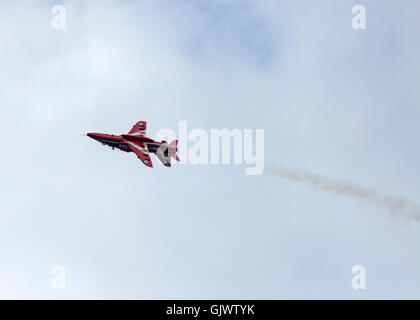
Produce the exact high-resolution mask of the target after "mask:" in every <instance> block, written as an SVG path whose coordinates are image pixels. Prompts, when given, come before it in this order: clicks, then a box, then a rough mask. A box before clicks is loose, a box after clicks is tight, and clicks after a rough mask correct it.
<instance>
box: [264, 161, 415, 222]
mask: <svg viewBox="0 0 420 320" xmlns="http://www.w3.org/2000/svg"><path fill="white" fill-rule="evenodd" d="M264 173H265V174H269V175H272V176H276V177H279V178H282V179H286V180H289V181H294V182H298V183H303V184H306V185H308V186H310V187H312V188H314V189H318V190H321V191H325V192H327V193H329V194H333V195H343V196H347V197H350V198H353V199H355V200H357V201H358V202H359V203H361V204H365V205H374V206H376V207H378V208H381V209H383V210H385V211H386V212H388V213H389V214H390V215H392V216H395V217H399V218H405V219H408V220H414V221H420V209H419V208H418V207H417V205H416V204H415V203H413V202H411V201H409V200H407V199H405V198H403V197H401V196H398V195H384V194H380V193H378V192H377V191H375V190H372V189H368V188H364V187H360V186H358V185H355V184H354V183H349V182H338V181H334V180H333V179H330V178H327V177H324V176H319V175H314V174H310V173H307V172H304V171H300V170H292V169H285V168H275V167H269V168H266V169H265V170H264Z"/></svg>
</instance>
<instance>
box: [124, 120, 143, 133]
mask: <svg viewBox="0 0 420 320" xmlns="http://www.w3.org/2000/svg"><path fill="white" fill-rule="evenodd" d="M146 128H147V122H146V121H139V122H137V123H136V124H135V125H134V126H133V127H132V128H131V130H130V132H128V134H139V135H143V136H144V135H145V134H146Z"/></svg>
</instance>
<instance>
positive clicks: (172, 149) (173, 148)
mask: <svg viewBox="0 0 420 320" xmlns="http://www.w3.org/2000/svg"><path fill="white" fill-rule="evenodd" d="M177 151H178V140H174V141H172V142H171V143H170V144H169V148H168V153H169V155H170V156H171V157H172V158H174V159H175V160H176V161H181V160H180V159H179V158H178V156H177V155H176V152H177Z"/></svg>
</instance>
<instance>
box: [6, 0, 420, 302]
mask: <svg viewBox="0 0 420 320" xmlns="http://www.w3.org/2000/svg"><path fill="white" fill-rule="evenodd" d="M57 4H59V5H63V6H64V7H65V9H66V30H54V29H53V28H52V27H51V20H52V18H53V17H54V14H52V13H51V9H52V7H53V6H54V5H57ZM357 4H362V5H364V6H365V8H366V30H354V29H353V28H352V23H351V21H352V19H353V16H354V15H353V14H352V11H351V9H352V7H353V6H354V5H357ZM419 21H420V3H419V2H418V1H415V0H407V1H404V2H403V3H402V2H400V1H396V0H388V1H379V0H376V1H375V0H369V1H349V0H344V1H332V0H328V1H327V0H321V1H314V0H311V1H274V0H264V1H252V0H248V1H247V0H243V1H240V0H213V1H202V0H198V1H191V0H190V1H187V0H178V1H169V0H158V1H128V0H126V1H84V2H81V1H61V2H60V1H40V0H39V1H33V0H32V1H25V2H17V1H10V0H5V1H1V2H0V40H1V44H2V46H1V50H0V70H1V72H0V88H1V89H0V108H1V109H0V110H1V115H2V117H1V119H2V121H1V123H2V130H3V136H4V137H5V140H3V143H2V150H3V152H2V157H1V158H0V171H1V180H0V192H1V193H0V194H1V196H0V197H1V198H0V252H1V255H0V298H3V299H12V298H19V299H419V298H420V289H419V288H420V276H419V274H418V270H419V269H420V251H419V250H418V245H419V243H420V224H419V222H415V221H407V220H404V219H399V218H398V217H390V216H389V215H388V214H387V213H386V212H385V211H384V210H383V208H376V207H374V206H366V205H361V204H360V203H357V202H355V201H354V200H353V199H351V198H348V197H345V196H332V195H330V194H327V193H323V192H319V191H317V190H314V189H313V188H311V187H308V186H307V185H304V184H299V183H295V182H293V181H288V180H282V179H280V178H279V177H273V176H270V175H267V174H262V175H255V176H250V175H245V174H244V168H243V166H238V165H233V164H232V165H189V164H183V165H176V166H173V167H172V168H166V167H163V166H160V165H158V163H157V159H155V158H153V159H152V160H153V161H154V163H155V168H153V169H150V168H147V167H145V166H143V165H142V164H141V163H140V162H139V161H138V159H137V158H136V157H135V155H134V154H126V153H123V152H120V151H117V150H116V151H112V150H111V149H110V148H105V147H103V146H102V145H100V144H99V143H97V142H95V141H93V140H91V139H89V138H87V137H86V136H83V135H81V134H85V133H87V132H104V133H114V134H121V133H127V132H128V131H129V130H130V129H131V127H132V125H133V124H134V123H136V122H137V121H140V120H144V121H147V123H148V134H147V135H148V136H150V137H152V138H154V137H155V135H156V134H157V132H158V131H159V130H160V129H162V128H170V129H173V130H175V131H177V130H178V123H179V121H187V122H188V128H190V129H193V128H202V129H204V130H208V131H209V130H211V129H212V128H227V129H229V130H230V129H234V128H240V129H245V128H251V129H254V130H255V129H264V141H265V143H264V146H265V165H266V166H267V167H268V166H274V167H278V168H283V167H285V168H291V169H294V170H304V171H307V172H311V173H313V174H317V175H318V174H319V175H325V176H328V177H330V178H331V179H334V180H336V181H351V182H352V183H355V184H357V185H360V186H363V187H366V188H372V189H375V190H376V191H378V192H380V193H384V194H398V195H402V196H404V197H405V198H407V199H409V200H410V201H413V202H415V203H418V204H419V205H420V198H419V194H418V190H419V189H420V173H419V170H418V164H419V160H420V149H419V142H418V137H419V134H420V128H419V126H418V121H417V119H418V118H419V116H420V91H419V90H418V84H419V75H420V63H419V57H420V38H419V36H418V29H419ZM56 265H60V266H63V267H64V268H65V275H66V286H65V288H64V289H54V288H52V286H51V282H52V279H53V274H52V271H51V270H52V268H53V266H56ZM354 265H362V266H364V267H365V270H366V289H365V290H354V289H353V288H352V285H351V283H352V279H353V277H354V276H355V275H354V274H353V273H352V267H353V266H354Z"/></svg>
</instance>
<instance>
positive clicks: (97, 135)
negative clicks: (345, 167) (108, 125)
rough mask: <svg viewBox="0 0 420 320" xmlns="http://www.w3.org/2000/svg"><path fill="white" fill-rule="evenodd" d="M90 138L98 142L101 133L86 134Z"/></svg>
mask: <svg viewBox="0 0 420 320" xmlns="http://www.w3.org/2000/svg"><path fill="white" fill-rule="evenodd" d="M86 135H87V136H88V137H89V138H92V139H94V140H98V138H99V136H100V134H99V133H87V134H86Z"/></svg>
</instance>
